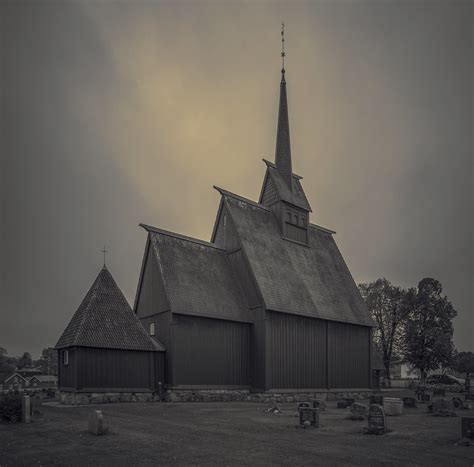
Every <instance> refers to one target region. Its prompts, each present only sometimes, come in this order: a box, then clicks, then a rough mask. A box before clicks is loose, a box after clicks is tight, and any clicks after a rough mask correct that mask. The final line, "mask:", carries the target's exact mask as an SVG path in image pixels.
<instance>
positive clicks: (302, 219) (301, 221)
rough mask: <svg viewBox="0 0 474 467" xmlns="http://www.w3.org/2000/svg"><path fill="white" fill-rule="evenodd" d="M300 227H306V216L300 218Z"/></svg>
mask: <svg viewBox="0 0 474 467" xmlns="http://www.w3.org/2000/svg"><path fill="white" fill-rule="evenodd" d="M300 225H301V227H304V216H301V217H300Z"/></svg>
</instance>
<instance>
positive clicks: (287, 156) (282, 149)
mask: <svg viewBox="0 0 474 467" xmlns="http://www.w3.org/2000/svg"><path fill="white" fill-rule="evenodd" d="M285 55H286V54H285V24H284V23H282V25H281V62H282V68H281V82H280V105H279V108H278V127H277V140H276V149H275V164H276V166H277V168H278V172H279V173H280V175H281V176H282V178H283V180H285V182H286V184H287V185H288V188H289V189H290V190H292V182H291V178H292V168H291V145H290V124H289V121H288V102H287V97H286V80H285Z"/></svg>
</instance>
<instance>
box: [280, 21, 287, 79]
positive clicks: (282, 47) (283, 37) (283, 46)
mask: <svg viewBox="0 0 474 467" xmlns="http://www.w3.org/2000/svg"><path fill="white" fill-rule="evenodd" d="M285 56H286V54H285V23H283V22H282V23H281V71H282V73H284V72H285Z"/></svg>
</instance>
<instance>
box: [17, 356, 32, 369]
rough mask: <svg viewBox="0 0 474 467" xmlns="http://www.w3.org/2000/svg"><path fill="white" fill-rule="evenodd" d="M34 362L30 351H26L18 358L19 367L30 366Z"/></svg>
mask: <svg viewBox="0 0 474 467" xmlns="http://www.w3.org/2000/svg"><path fill="white" fill-rule="evenodd" d="M32 364H33V359H32V358H31V354H30V353H29V352H25V353H24V354H23V355H22V356H21V357H20V359H19V360H18V369H21V368H28V367H30V366H31V365H32Z"/></svg>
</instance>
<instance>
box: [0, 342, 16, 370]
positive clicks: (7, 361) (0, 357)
mask: <svg viewBox="0 0 474 467" xmlns="http://www.w3.org/2000/svg"><path fill="white" fill-rule="evenodd" d="M7 354H8V352H7V350H6V349H4V348H3V347H0V373H10V372H11V371H14V370H15V365H14V364H13V362H12V359H11V358H9V357H7Z"/></svg>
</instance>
